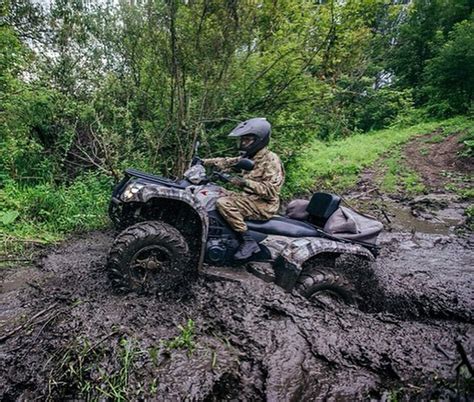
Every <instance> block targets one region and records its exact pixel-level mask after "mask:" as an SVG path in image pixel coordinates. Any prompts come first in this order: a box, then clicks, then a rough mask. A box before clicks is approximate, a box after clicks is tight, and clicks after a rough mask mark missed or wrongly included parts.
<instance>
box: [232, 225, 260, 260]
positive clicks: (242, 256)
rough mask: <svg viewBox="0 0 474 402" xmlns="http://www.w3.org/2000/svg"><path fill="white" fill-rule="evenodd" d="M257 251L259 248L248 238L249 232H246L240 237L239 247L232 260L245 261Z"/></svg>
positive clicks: (251, 238)
mask: <svg viewBox="0 0 474 402" xmlns="http://www.w3.org/2000/svg"><path fill="white" fill-rule="evenodd" d="M259 251H260V247H259V246H258V243H257V242H256V241H255V240H254V239H253V237H252V236H250V234H249V232H248V231H246V232H243V233H242V234H241V235H240V246H239V248H238V249H237V251H236V252H235V254H234V259H235V260H246V259H247V258H250V257H251V256H252V255H254V254H256V253H258V252H259Z"/></svg>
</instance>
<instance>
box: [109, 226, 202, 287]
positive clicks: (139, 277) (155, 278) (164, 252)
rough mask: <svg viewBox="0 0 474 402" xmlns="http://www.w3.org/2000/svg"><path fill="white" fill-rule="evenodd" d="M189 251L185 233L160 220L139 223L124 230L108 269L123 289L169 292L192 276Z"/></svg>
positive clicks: (113, 280)
mask: <svg viewBox="0 0 474 402" xmlns="http://www.w3.org/2000/svg"><path fill="white" fill-rule="evenodd" d="M189 260H190V252H189V247H188V244H187V242H186V240H185V238H184V237H183V235H182V234H181V233H180V232H179V231H178V230H177V229H176V228H174V227H173V226H170V225H168V224H166V223H164V222H160V221H146V222H140V223H137V224H135V225H133V226H130V227H128V228H127V229H125V230H124V231H122V232H121V233H120V234H119V235H118V236H117V237H116V239H115V241H114V243H113V244H112V247H111V249H110V252H109V256H108V260H107V270H108V275H109V278H110V279H111V281H112V284H113V286H114V287H115V288H116V289H117V290H120V291H125V292H126V291H135V292H138V293H156V292H160V291H168V290H171V289H173V288H174V287H177V286H179V285H181V284H182V282H183V280H185V278H186V277H191V275H192V270H193V267H192V266H191V264H190V263H189V262H190V261H189Z"/></svg>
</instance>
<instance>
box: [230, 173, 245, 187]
mask: <svg viewBox="0 0 474 402" xmlns="http://www.w3.org/2000/svg"><path fill="white" fill-rule="evenodd" d="M229 183H231V184H233V185H234V186H236V187H244V186H245V180H244V179H242V178H241V177H238V176H231V177H230V179H229Z"/></svg>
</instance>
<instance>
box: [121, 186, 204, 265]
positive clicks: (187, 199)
mask: <svg viewBox="0 0 474 402" xmlns="http://www.w3.org/2000/svg"><path fill="white" fill-rule="evenodd" d="M158 198H162V199H169V200H177V201H182V202H184V203H186V204H188V205H189V206H190V207H191V208H193V209H194V210H195V211H196V213H197V214H198V216H199V217H200V219H201V232H202V236H201V253H200V256H199V269H200V268H201V266H202V262H203V260H204V251H205V247H206V241H207V232H208V229H209V218H208V215H207V213H206V211H205V210H204V208H203V207H202V206H201V204H200V203H199V201H198V200H197V199H196V198H195V197H194V194H193V193H192V192H191V191H189V190H185V189H179V188H172V187H165V186H160V185H159V184H147V185H146V186H144V187H142V188H140V190H139V191H137V192H136V193H133V194H132V196H131V197H128V198H126V199H124V198H123V195H122V201H123V202H125V203H128V202H139V203H147V202H148V201H150V200H152V199H158Z"/></svg>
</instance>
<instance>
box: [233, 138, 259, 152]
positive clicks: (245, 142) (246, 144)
mask: <svg viewBox="0 0 474 402" xmlns="http://www.w3.org/2000/svg"><path fill="white" fill-rule="evenodd" d="M256 140H257V137H255V135H253V134H250V135H243V136H242V137H240V138H239V139H238V141H237V144H238V147H239V149H240V150H241V151H246V150H248V149H249V148H250V147H251V146H252V145H253V143H254V142H255V141H256Z"/></svg>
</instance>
